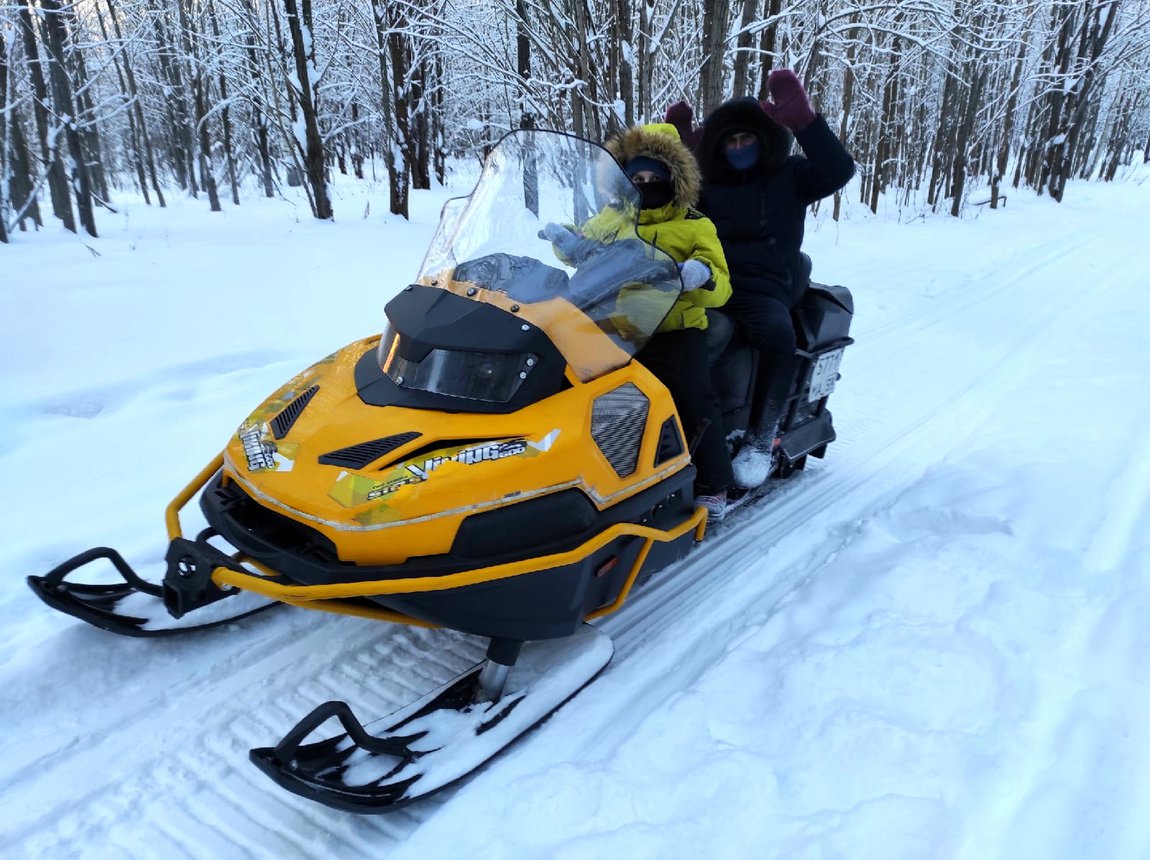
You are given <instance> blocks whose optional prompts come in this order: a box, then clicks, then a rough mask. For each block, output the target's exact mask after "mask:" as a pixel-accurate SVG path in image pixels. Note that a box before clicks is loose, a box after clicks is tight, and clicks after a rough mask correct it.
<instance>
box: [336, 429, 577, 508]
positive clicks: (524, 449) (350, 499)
mask: <svg viewBox="0 0 1150 860" xmlns="http://www.w3.org/2000/svg"><path fill="white" fill-rule="evenodd" d="M558 436H559V430H558V429H556V430H552V431H551V432H550V433H548V434H547V435H546V436H544V437H543V438H542V439H539V440H537V441H536V440H528V439H503V440H499V441H496V442H484V443H482V444H480V445H467V446H463V447H457V448H447V449H444V451H443V452H442V453H440V454H436V455H435V456H433V457H425V458H422V459H419V460H413V461H409V462H406V463H400V464H398V465H397V466H395V467H394V468H393V469H392V470H391V471H390V472H389V473H388V476H387V477H386V478H384V479H383V480H382V481H377V480H375V479H372V478H365V477H364V476H362V475H357V474H354V473H351V472H342V473H340V476H339V478H337V479H336V482H335V484H334V485H333V486H332V488H331V491H330V493H329V494H328V495H329V496H331V498H333V499H335V500H336V501H337V502H339V503H340V504H341V505H343V506H344V507H349V508H350V507H355V506H356V505H361V504H364V503H365V502H374V501H376V500H378V499H383V498H387V497H388V496H392V495H394V494H395V493H397V492H399V491H400V490H402V489H403V488H404V487H408V486H412V485H414V484H422V483H423V482H424V481H427V480H429V479H430V478H431V473H432V472H434V471H436V470H437V469H439V468H440V467H442V466H443V465H444V464H446V463H460V464H462V465H464V466H474V465H477V464H479V463H491V462H495V461H498V460H506V459H508V458H510V457H524V456H526V457H535V456H538V455H539V454H541V453H544V452H546V451H548V450H550V448H551V446H552V445H553V444H554V442H555V440H556V439H557V438H558ZM371 519H372V520H373V521H375V520H376V519H377V517H371Z"/></svg>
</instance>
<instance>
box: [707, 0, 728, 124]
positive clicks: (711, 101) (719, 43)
mask: <svg viewBox="0 0 1150 860" xmlns="http://www.w3.org/2000/svg"><path fill="white" fill-rule="evenodd" d="M703 10H704V11H703V66H702V68H701V69H699V104H700V105H701V106H702V110H703V116H707V115H709V114H710V113H711V111H713V110H714V109H715V108H717V107H718V106H719V105H720V104H722V103H723V83H724V81H723V59H724V54H725V48H726V44H727V28H728V26H729V21H730V17H731V0H710V2H708V3H706V4H704V6H703Z"/></svg>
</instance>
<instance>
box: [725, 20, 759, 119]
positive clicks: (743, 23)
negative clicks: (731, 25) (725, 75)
mask: <svg viewBox="0 0 1150 860" xmlns="http://www.w3.org/2000/svg"><path fill="white" fill-rule="evenodd" d="M758 13H759V0H743V14H742V17H741V18H740V19H739V38H738V40H737V41H736V42H735V72H734V81H733V83H732V84H731V91H732V92H733V93H734V95H735V97H736V98H738V97H739V96H745V95H749V94H750V91H751V83H750V67H751V39H752V38H753V37H752V35H751V24H753V23H754V21H755V16H756V15H757V14H758Z"/></svg>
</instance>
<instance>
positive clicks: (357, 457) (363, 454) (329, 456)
mask: <svg viewBox="0 0 1150 860" xmlns="http://www.w3.org/2000/svg"><path fill="white" fill-rule="evenodd" d="M418 438H419V434H418V433H416V432H414V431H412V432H409V433H397V434H396V435H394V436H388V437H386V438H384V439H373V440H372V441H370V442H360V443H359V444H358V445H351V446H349V447H347V448H340V449H339V450H338V451H328V452H327V453H326V454H320V456H319V461H320V462H321V463H323V464H324V465H325V466H343V467H344V468H346V469H362V468H363V467H364V466H367V465H368V464H369V463H373V462H375V461H376V460H378V459H379V458H380V457H382V456H383V455H384V454H389V453H390V452H392V451H394V450H395V449H396V448H398V447H399V446H400V445H406V444H407V443H408V442H410V441H411V440H412V439H418Z"/></svg>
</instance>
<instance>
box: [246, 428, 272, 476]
mask: <svg viewBox="0 0 1150 860" xmlns="http://www.w3.org/2000/svg"><path fill="white" fill-rule="evenodd" d="M239 436H240V444H241V445H243V446H244V456H245V457H246V458H247V461H248V471H249V472H260V471H264V470H266V469H274V468H275V467H276V446H275V445H274V444H272V443H271V442H265V441H264V430H263V427H262V426H261V425H259V424H256V425H254V426H252V427H241V428H240V433H239Z"/></svg>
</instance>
